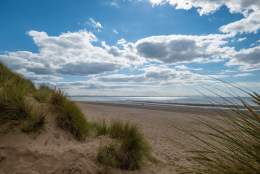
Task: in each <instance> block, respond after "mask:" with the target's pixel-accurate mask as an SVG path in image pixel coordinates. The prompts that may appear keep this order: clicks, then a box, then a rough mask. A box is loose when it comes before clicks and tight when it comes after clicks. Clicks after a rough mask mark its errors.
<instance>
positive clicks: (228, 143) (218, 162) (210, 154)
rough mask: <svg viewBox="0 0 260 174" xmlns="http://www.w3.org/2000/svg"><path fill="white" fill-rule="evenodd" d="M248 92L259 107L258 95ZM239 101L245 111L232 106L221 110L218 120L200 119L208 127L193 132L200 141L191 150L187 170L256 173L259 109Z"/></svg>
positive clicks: (259, 157) (259, 170)
mask: <svg viewBox="0 0 260 174" xmlns="http://www.w3.org/2000/svg"><path fill="white" fill-rule="evenodd" d="M250 95H251V97H252V100H253V101H254V103H255V104H256V105H257V106H258V108H259V106H260V96H259V95H258V94H256V93H254V94H250ZM242 102H243V101H242ZM243 104H244V107H245V108H246V111H242V110H239V109H235V110H233V112H231V113H230V112H229V113H227V112H225V113H224V114H222V119H221V120H215V122H209V121H201V123H202V125H204V126H205V127H206V128H207V130H208V131H201V132H200V133H199V134H197V135H195V134H194V135H193V137H195V139H196V140H198V141H199V142H201V144H202V145H201V147H200V148H198V149H199V150H194V151H191V153H192V158H193V163H192V167H191V168H189V172H190V173H194V174H259V173H260V113H259V111H258V110H257V109H256V107H253V106H251V105H248V104H246V103H245V102H243ZM213 120H214V119H213ZM217 122H218V123H217Z"/></svg>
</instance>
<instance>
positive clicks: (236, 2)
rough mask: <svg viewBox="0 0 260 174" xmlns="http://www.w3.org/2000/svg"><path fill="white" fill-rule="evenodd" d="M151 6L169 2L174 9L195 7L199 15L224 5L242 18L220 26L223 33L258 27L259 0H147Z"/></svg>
mask: <svg viewBox="0 0 260 174" xmlns="http://www.w3.org/2000/svg"><path fill="white" fill-rule="evenodd" d="M149 1H150V3H151V4H152V5H153V6H158V5H163V4H166V3H167V4H170V5H172V6H174V7H175V8H176V9H184V10H190V9H192V8H196V9H197V11H198V13H199V14H200V15H208V14H211V13H214V12H216V11H217V10H218V9H219V8H220V7H221V6H226V7H227V8H228V9H229V11H230V12H231V13H242V14H243V15H244V18H242V19H241V20H238V21H235V22H232V23H229V24H227V25H224V26H222V27H220V31H221V32H223V33H232V34H238V33H257V31H259V29H260V1H259V0H149Z"/></svg>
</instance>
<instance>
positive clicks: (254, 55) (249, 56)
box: [227, 46, 260, 71]
mask: <svg viewBox="0 0 260 174" xmlns="http://www.w3.org/2000/svg"><path fill="white" fill-rule="evenodd" d="M227 65H229V66H232V65H233V66H234V65H238V66H240V69H241V70H243V71H251V70H260V46H256V47H253V48H247V49H242V50H240V51H238V52H236V54H235V55H234V57H233V58H232V59H231V60H230V61H229V62H228V63H227Z"/></svg>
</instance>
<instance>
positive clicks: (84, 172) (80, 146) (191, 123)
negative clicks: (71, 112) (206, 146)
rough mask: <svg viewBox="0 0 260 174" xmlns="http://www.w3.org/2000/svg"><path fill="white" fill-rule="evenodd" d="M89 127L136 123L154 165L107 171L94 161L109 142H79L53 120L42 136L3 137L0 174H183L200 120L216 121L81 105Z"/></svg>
mask: <svg viewBox="0 0 260 174" xmlns="http://www.w3.org/2000/svg"><path fill="white" fill-rule="evenodd" d="M77 105H78V106H79V107H80V109H81V110H82V112H83V113H84V115H85V116H86V118H87V119H88V120H90V121H103V120H107V121H110V120H122V121H126V122H130V123H135V124H137V125H138V127H140V129H141V130H142V131H143V133H144V135H145V137H146V138H147V140H148V141H149V143H150V144H151V146H152V156H153V157H152V159H151V160H149V161H147V162H146V164H145V165H144V166H143V167H142V168H141V169H140V170H136V171H123V170H118V169H107V168H104V166H102V165H100V164H99V163H98V162H97V161H96V155H97V150H98V148H99V147H100V146H102V145H104V144H106V143H107V141H109V140H108V139H107V138H106V137H102V136H101V137H89V138H87V140H86V141H85V142H78V141H75V140H74V139H73V137H72V136H71V135H70V134H68V133H67V132H64V131H63V130H61V129H58V128H57V127H56V126H55V124H54V123H55V122H54V121H53V117H52V116H51V115H50V116H49V118H48V124H47V127H46V128H45V131H43V132H42V133H41V134H40V135H38V136H33V135H25V134H21V133H19V132H11V133H8V134H5V133H4V134H0V174H18V173H19V174H96V173H116V174H117V173H140V174H141V173H142V174H143V173H144V174H150V173H154V174H175V173H182V169H183V167H184V168H185V166H188V165H189V164H190V161H191V159H190V158H189V155H188V153H187V151H188V150H192V148H193V147H195V146H196V142H194V141H193V140H192V138H191V137H190V136H189V134H187V133H185V132H186V131H187V132H191V131H192V130H193V129H198V128H200V126H199V125H198V124H197V123H195V119H197V118H199V117H203V116H206V117H208V116H209V115H210V116H213V115H214V114H215V112H214V111H213V110H209V109H200V108H185V107H176V108H175V107H173V108H172V109H170V110H169V109H167V110H165V109H163V108H162V109H160V108H156V109H155V108H153V107H145V108H143V107H142V106H139V107H136V106H129V105H114V104H97V103H83V102H78V103H77Z"/></svg>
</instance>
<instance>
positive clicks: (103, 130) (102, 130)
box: [92, 120, 110, 136]
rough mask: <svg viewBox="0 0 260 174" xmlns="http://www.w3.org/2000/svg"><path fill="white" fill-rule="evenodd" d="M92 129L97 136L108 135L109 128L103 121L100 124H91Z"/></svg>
mask: <svg viewBox="0 0 260 174" xmlns="http://www.w3.org/2000/svg"><path fill="white" fill-rule="evenodd" d="M92 127H93V128H94V130H95V132H96V135H97V136H101V135H109V133H110V126H109V124H108V123H107V122H106V121H105V120H103V121H102V122H93V123H92Z"/></svg>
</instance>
